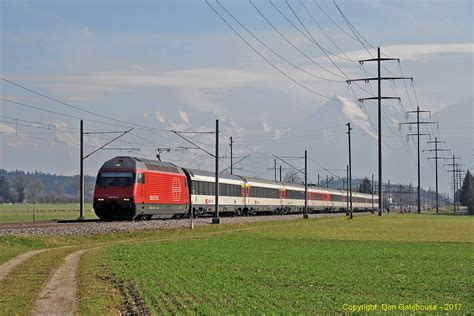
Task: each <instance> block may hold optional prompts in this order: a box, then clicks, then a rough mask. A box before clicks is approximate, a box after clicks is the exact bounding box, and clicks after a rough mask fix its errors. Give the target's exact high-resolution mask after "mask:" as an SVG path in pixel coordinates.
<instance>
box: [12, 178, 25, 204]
mask: <svg viewBox="0 0 474 316" xmlns="http://www.w3.org/2000/svg"><path fill="white" fill-rule="evenodd" d="M27 183H28V181H27V180H26V177H25V175H24V174H18V175H16V176H15V178H13V181H12V187H13V189H15V191H16V193H17V202H20V203H21V202H23V201H24V200H25V190H26V185H27Z"/></svg>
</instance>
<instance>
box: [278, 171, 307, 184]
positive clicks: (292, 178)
mask: <svg viewBox="0 0 474 316" xmlns="http://www.w3.org/2000/svg"><path fill="white" fill-rule="evenodd" d="M282 180H284V182H289V183H302V182H303V180H302V179H301V177H300V175H299V174H298V172H297V171H295V170H290V171H288V172H287V173H285V176H284V177H283V179H282Z"/></svg>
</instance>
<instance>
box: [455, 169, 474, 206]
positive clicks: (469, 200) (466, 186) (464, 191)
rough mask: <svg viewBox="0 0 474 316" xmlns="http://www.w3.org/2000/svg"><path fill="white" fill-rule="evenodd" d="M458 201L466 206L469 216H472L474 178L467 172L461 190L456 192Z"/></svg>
mask: <svg viewBox="0 0 474 316" xmlns="http://www.w3.org/2000/svg"><path fill="white" fill-rule="evenodd" d="M458 196H459V201H460V202H461V204H462V205H464V206H467V210H468V212H469V214H474V176H473V175H472V174H471V172H469V170H467V172H466V176H465V177H464V180H463V183H462V187H461V190H459V191H458Z"/></svg>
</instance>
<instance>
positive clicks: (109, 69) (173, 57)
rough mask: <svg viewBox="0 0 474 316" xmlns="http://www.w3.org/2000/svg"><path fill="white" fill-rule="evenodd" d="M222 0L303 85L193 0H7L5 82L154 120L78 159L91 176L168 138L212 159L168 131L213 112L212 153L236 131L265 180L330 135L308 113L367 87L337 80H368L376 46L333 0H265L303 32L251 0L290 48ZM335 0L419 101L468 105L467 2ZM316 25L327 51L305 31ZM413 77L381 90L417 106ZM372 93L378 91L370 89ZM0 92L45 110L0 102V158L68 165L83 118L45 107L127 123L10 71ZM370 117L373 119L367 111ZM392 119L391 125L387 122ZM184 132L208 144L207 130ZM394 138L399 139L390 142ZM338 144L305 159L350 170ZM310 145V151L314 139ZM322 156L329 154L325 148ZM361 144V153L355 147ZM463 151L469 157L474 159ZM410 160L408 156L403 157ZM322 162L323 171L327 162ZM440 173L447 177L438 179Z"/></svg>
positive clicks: (70, 168)
mask: <svg viewBox="0 0 474 316" xmlns="http://www.w3.org/2000/svg"><path fill="white" fill-rule="evenodd" d="M220 3H221V4H222V5H223V6H224V7H225V8H226V9H227V10H228V11H229V12H231V13H232V14H233V15H234V16H235V17H236V18H237V19H238V21H239V22H240V23H242V24H243V25H244V26H245V27H246V28H248V29H249V30H250V31H251V32H253V34H254V35H255V36H257V37H258V38H259V39H260V40H262V41H264V43H265V44H266V45H267V47H270V48H272V49H273V50H274V51H276V52H277V53H278V54H279V55H280V56H282V57H284V58H286V59H287V60H289V61H290V62H291V63H292V64H293V66H292V65H290V64H288V63H287V62H285V61H284V60H283V59H281V58H280V57H278V56H276V55H274V54H273V53H272V52H271V51H269V50H268V49H267V48H266V47H264V46H262V44H261V43H259V42H257V41H256V40H255V38H253V37H252V36H251V35H250V34H249V33H247V32H246V31H245V29H243V28H242V27H241V26H240V25H239V24H237V23H236V21H235V20H233V19H232V17H231V16H229V15H227V14H226V12H225V11H224V10H223V8H222V7H220V6H219V5H218V4H217V3H216V2H215V1H210V4H211V5H212V6H213V7H214V8H215V9H216V10H218V12H219V13H221V14H222V16H223V17H224V18H225V19H226V20H227V21H228V22H229V23H231V25H232V26H233V27H235V29H236V30H237V31H238V32H240V34H241V35H242V36H243V37H244V38H245V40H247V41H248V42H249V44H250V45H253V46H254V47H255V48H256V49H257V50H258V51H259V52H260V53H261V54H262V56H264V57H265V58H266V59H267V60H268V61H269V62H271V63H272V64H273V65H275V66H276V67H277V68H278V69H280V70H281V71H282V72H283V73H284V74H286V75H287V76H289V77H290V78H292V79H293V80H296V81H297V82H298V83H300V84H301V85H303V86H304V87H306V88H303V87H302V86H300V85H298V84H296V83H294V82H292V81H291V80H290V79H289V78H288V77H285V75H283V74H282V73H281V72H279V71H278V70H276V69H275V68H272V66H270V65H269V64H268V63H267V62H266V61H265V60H264V59H263V58H262V57H261V56H259V55H258V54H257V53H256V52H254V51H253V50H252V49H251V48H249V47H248V46H247V45H246V44H245V43H244V42H243V41H242V39H241V38H239V37H238V36H236V35H235V34H234V33H233V32H232V30H230V29H229V28H228V27H227V26H226V25H225V24H224V23H223V22H222V21H221V20H220V19H219V17H218V16H217V15H216V14H215V13H214V12H213V11H212V10H211V9H210V8H209V6H208V5H207V4H206V2H205V1H197V0H196V1H190V0H189V1H176V0H173V1H59V0H58V1H5V0H1V2H0V9H1V10H0V11H1V13H0V14H1V16H0V18H1V29H0V47H1V51H0V54H1V57H0V58H1V59H0V60H1V62H0V66H1V73H2V77H3V78H6V79H9V80H12V81H14V82H16V83H19V84H21V85H24V86H26V87H28V88H31V89H34V90H35V91H38V92H41V93H44V94H46V95H48V96H50V97H53V98H57V99H59V100H62V101H65V102H67V103H69V104H72V105H74V106H77V107H80V108H81V109H84V110H87V111H92V112H94V113H99V114H101V115H104V116H107V117H112V118H115V119H117V120H119V121H124V122H130V123H134V124H140V125H143V126H149V127H153V128H156V130H153V131H152V130H145V129H140V128H137V126H135V127H136V128H135V129H134V130H133V131H132V133H133V134H129V135H127V136H125V137H124V138H122V139H121V140H122V141H123V142H117V143H115V144H114V145H113V146H112V145H111V146H110V147H114V148H117V147H121V148H140V151H139V152H132V153H130V152H128V151H113V150H104V151H101V152H98V153H97V154H95V155H93V156H91V158H89V159H88V160H87V161H86V171H87V173H88V174H95V173H96V171H97V169H98V168H99V167H100V165H101V164H102V162H103V161H104V160H106V159H108V158H110V157H112V156H114V155H117V154H124V155H129V154H131V155H136V156H146V157H153V156H154V154H155V153H156V150H155V149H156V148H157V147H167V148H171V149H172V151H171V152H170V153H165V154H164V155H163V157H165V158H166V159H167V160H169V161H171V162H175V163H176V164H179V165H185V166H190V167H200V168H205V169H209V168H212V165H213V164H212V160H211V158H210V157H208V156H206V155H205V154H202V153H200V152H198V151H196V150H189V149H188V150H176V149H178V147H179V146H184V147H189V144H186V143H185V142H184V141H182V140H181V139H180V138H178V137H177V136H175V135H173V134H172V133H170V132H169V131H166V130H169V129H174V130H186V131H196V130H209V129H210V128H214V122H215V119H216V118H219V119H220V120H221V131H222V137H221V141H222V142H223V143H224V142H225V143H224V144H223V145H222V146H221V147H222V152H221V155H228V153H229V146H228V145H227V142H228V140H227V139H228V137H229V136H233V137H234V139H235V141H236V144H235V148H236V150H235V152H236V155H238V156H242V155H247V154H251V155H252V156H251V157H250V158H248V159H247V160H245V161H244V162H242V164H241V165H240V167H241V168H243V169H244V170H240V172H241V173H243V174H251V175H259V176H261V177H267V178H271V177H272V175H273V171H271V170H268V169H269V168H271V167H272V166H273V162H272V157H271V154H272V153H277V154H282V155H291V154H294V153H293V152H288V151H290V150H287V148H289V147H287V146H286V144H288V143H292V145H293V146H298V147H297V148H298V149H299V148H301V151H302V150H304V148H305V137H307V135H308V133H311V135H313V136H314V137H320V138H324V137H325V135H326V136H327V132H328V129H322V128H321V129H319V130H318V126H317V125H318V124H317V123H316V122H315V124H314V126H311V125H310V126H300V122H302V121H304V118H306V117H309V116H311V114H313V113H315V111H317V110H318V108H320V107H321V106H322V105H324V104H325V103H326V102H328V99H326V98H324V97H321V96H318V95H317V94H322V95H324V96H327V97H329V98H334V99H338V98H341V97H342V98H346V99H348V100H354V99H355V98H356V97H366V96H370V94H371V93H370V92H371V91H370V87H369V86H367V85H365V84H361V85H360V88H362V89H363V90H365V91H363V90H362V89H359V87H357V86H355V85H354V84H353V85H351V87H352V88H353V89H354V92H355V95H354V94H353V92H352V90H351V89H350V87H348V86H347V84H346V83H345V82H344V81H345V79H346V78H345V75H347V76H349V77H351V78H361V77H364V76H366V75H369V76H370V75H374V74H375V73H376V68H375V67H374V65H371V64H368V63H367V64H365V65H364V67H363V68H362V67H361V66H360V65H358V64H357V63H355V62H354V61H356V60H358V59H366V58H371V55H370V54H373V52H374V50H373V49H372V48H370V46H369V44H367V43H366V44H365V46H367V47H368V48H369V51H370V54H369V52H367V51H366V50H365V49H364V47H363V46H362V45H361V44H360V43H359V42H358V41H357V40H355V39H354V38H355V35H354V34H353V33H352V32H351V30H350V29H349V27H348V26H347V24H346V23H345V21H344V19H343V18H342V17H341V15H340V14H339V12H338V10H337V9H336V7H335V5H334V3H333V2H332V1H312V0H305V1H303V2H302V3H301V2H300V1H298V0H290V1H289V3H290V6H291V8H290V7H289V6H288V5H287V4H286V3H285V1H273V3H274V5H275V6H276V7H277V8H278V9H279V10H281V12H282V13H283V14H284V15H285V16H286V17H288V18H289V19H290V21H291V22H292V23H294V25H295V26H296V28H295V27H294V26H292V25H291V24H290V23H289V22H288V21H287V20H285V18H284V16H282V15H281V14H280V13H279V12H278V11H277V10H276V9H275V8H274V7H273V6H272V5H271V4H270V3H269V2H268V1H257V0H256V1H253V3H254V5H255V6H256V7H257V8H258V9H259V10H261V12H262V13H263V14H264V15H265V17H266V18H268V19H269V21H270V22H272V24H273V25H274V27H275V28H276V29H277V30H278V31H279V32H281V33H282V34H283V35H284V36H285V37H286V38H287V39H288V40H289V41H290V42H291V43H292V44H293V45H295V46H296V47H297V49H295V48H294V47H292V46H291V45H290V44H289V43H288V41H286V40H285V39H284V38H283V37H282V36H281V35H279V34H278V33H277V31H275V29H273V28H272V26H271V25H270V24H268V23H267V22H266V21H265V20H264V18H263V17H262V16H260V15H259V13H258V12H257V11H256V9H255V8H254V7H253V6H252V5H251V3H249V2H248V1H229V0H222V1H220ZM316 4H319V6H320V8H322V9H323V10H324V12H325V13H327V14H328V15H329V16H330V17H331V18H332V19H333V21H334V22H336V23H337V25H336V24H334V23H333V22H332V21H331V20H330V19H329V18H328V17H327V16H326V15H325V13H323V11H322V10H321V9H320V8H318V6H317V5H316ZM337 4H338V5H339V7H340V8H341V10H342V11H343V12H344V14H345V15H346V17H347V18H348V19H349V20H350V22H351V23H352V25H354V26H355V28H356V29H357V30H358V31H359V33H360V34H361V35H362V36H363V37H364V38H365V39H366V40H367V41H368V42H369V43H370V44H371V45H374V46H381V47H382V53H383V54H385V55H386V56H393V57H398V58H400V59H401V60H402V62H401V65H402V67H403V71H404V75H406V76H413V77H414V78H415V88H416V94H417V95H416V97H417V98H418V100H419V103H420V105H421V106H422V107H424V108H425V109H428V110H432V111H438V110H440V109H442V108H444V107H446V106H449V105H453V104H456V103H459V102H463V101H465V100H472V97H473V88H472V87H473V80H472V78H473V34H472V32H473V2H472V1H470V0H469V1H362V0H361V1H342V0H341V1H338V2H337ZM291 9H293V10H294V11H295V13H296V14H297V16H298V17H299V18H300V19H301V22H302V23H303V25H304V26H305V27H306V28H307V30H308V31H309V34H310V35H308V33H307V32H305V30H304V28H303V26H302V25H301V24H300V22H299V21H298V20H297V18H296V17H295V15H293V13H292V11H291ZM306 9H307V10H308V11H309V12H310V14H311V16H310V15H308V12H307V11H306ZM312 18H314V20H313V19H312ZM315 21H316V22H317V23H318V24H316V23H315ZM339 27H340V28H342V30H341V29H339ZM311 36H313V38H314V39H315V41H316V42H317V44H319V45H320V46H322V47H323V50H324V49H325V50H324V51H325V52H326V54H327V55H328V56H330V57H331V60H332V61H331V60H330V59H328V58H327V57H326V56H325V55H324V54H323V52H322V50H321V49H320V48H319V47H318V45H316V44H315V43H314V42H312V41H311ZM333 62H334V63H333ZM335 64H336V65H337V67H336V65H335ZM295 66H296V67H297V68H296V67H295ZM386 67H387V69H383V72H384V73H385V74H386V75H391V74H390V72H392V73H395V74H397V75H400V68H399V67H398V64H397V63H396V62H388V63H387V64H386ZM341 70H342V72H341ZM364 71H365V72H364ZM389 71H390V72H389ZM344 74H345V75H344ZM317 77H320V78H317ZM321 78H322V79H321ZM406 87H407V89H406V90H405V86H404V85H403V84H402V83H401V82H398V83H397V84H396V86H393V85H392V83H390V84H386V86H384V92H386V93H387V94H390V95H393V92H397V93H399V94H400V96H401V97H402V101H403V103H404V107H405V108H406V109H411V106H412V105H414V106H416V101H415V95H414V91H415V90H414V89H413V86H412V85H411V83H410V82H407V85H406ZM372 88H374V89H375V85H374V86H372ZM309 90H311V91H309ZM392 91H393V92H392ZM407 91H408V93H409V96H407ZM0 95H1V97H2V98H4V99H7V100H11V101H16V102H21V103H23V104H27V105H31V106H35V107H39V108H41V109H44V110H46V111H39V110H35V109H32V108H31V107H30V108H29V107H26V106H22V105H18V104H14V103H12V102H6V101H2V102H1V103H0V114H1V117H0V131H1V132H2V133H3V134H0V167H1V168H6V169H23V170H42V171H48V172H52V173H65V174H74V173H77V169H78V164H79V162H78V158H77V156H78V134H77V131H76V129H77V128H78V126H79V123H78V120H77V119H75V118H71V117H66V116H64V115H58V114H55V113H54V112H59V113H62V114H66V115H71V116H75V117H82V118H85V119H88V120H95V121H103V122H107V123H108V125H106V124H99V123H95V122H91V121H86V122H85V128H86V130H87V131H108V132H110V131H121V130H124V129H126V126H127V124H125V123H119V122H117V121H115V123H114V122H113V121H111V120H108V119H106V118H104V117H100V116H94V115H91V114H88V113H85V112H81V111H78V110H77V109H73V108H71V107H67V106H65V105H62V104H58V103H55V102H52V101H51V100H48V99H45V98H42V97H40V96H38V95H35V94H32V93H30V92H28V91H25V90H22V89H20V88H18V87H15V86H14V85H12V84H9V83H7V82H4V81H1V82H0ZM471 104H472V103H471ZM374 106H375V104H374V105H372V106H369V105H367V107H374ZM47 111H51V112H47ZM368 112H369V114H370V115H371V117H372V120H374V121H375V119H376V117H375V116H373V114H374V112H373V111H372V110H369V111H368ZM16 119H19V120H16ZM387 119H388V120H389V121H390V118H387ZM359 121H360V120H359ZM471 122H472V121H471ZM37 123H40V124H37ZM359 123H360V122H359ZM366 123H367V122H366ZM396 123H397V122H392V123H390V122H388V124H391V125H392V128H394V129H395V130H396V127H395V126H396ZM114 124H115V126H114ZM364 124H365V123H364V122H362V123H360V124H359V125H357V126H355V127H356V130H355V133H357V132H358V131H357V129H358V128H359V132H363V131H364V128H363V126H364ZM32 125H33V126H35V127H36V128H34V127H32ZM119 125H122V126H119ZM131 127H133V126H131ZM313 128H314V129H313ZM333 128H335V129H338V128H340V135H339V136H341V140H342V141H344V140H345V138H344V137H343V136H344V130H343V126H342V127H340V126H333ZM389 128H390V127H389V126H385V127H384V129H387V130H388V129H389ZM460 128H461V127H460ZM462 128H465V126H463V127H462ZM158 129H163V130H164V131H160V130H158ZM431 131H433V130H432V129H431ZM458 132H459V131H458ZM460 132H462V129H461V130H460ZM325 133H326V134H325ZM439 133H440V134H441V135H440V136H443V137H444V138H445V139H447V140H448V139H449V137H452V138H453V142H456V140H455V139H454V137H453V136H450V135H442V134H443V130H442V129H440V132H439ZM114 135H115V134H93V135H89V136H87V137H86V145H87V147H86V150H85V151H86V152H90V151H92V150H93V149H94V148H96V147H97V146H98V145H100V144H103V143H104V142H106V141H107V140H109V139H111V138H113V137H114ZM356 135H357V134H356ZM188 136H190V137H192V138H193V139H194V140H196V141H197V142H199V144H201V145H203V146H205V148H206V149H208V150H212V146H213V139H212V137H213V136H212V135H206V134H201V135H188ZM458 136H459V135H458ZM458 138H459V137H458ZM461 138H464V140H457V143H454V145H453V146H467V147H469V146H471V147H472V132H469V131H468V132H467V136H465V135H464V137H461ZM469 138H470V140H469ZM395 139H396V140H395ZM392 141H393V142H394V143H393V144H390V142H392ZM395 141H398V142H399V141H400V139H397V138H396V137H392V139H390V138H387V139H386V142H387V143H388V145H387V146H390V145H393V146H395V147H397V145H398V146H400V147H399V148H400V150H406V147H405V146H401V145H400V144H399V143H397V145H395ZM448 141H449V140H448ZM413 145H414V143H413V142H411V143H409V144H408V146H409V147H410V148H411V150H413V149H414V147H413ZM331 146H332V145H331V143H330V142H328V143H327V150H323V151H321V150H318V154H317V155H313V157H312V159H313V160H315V161H316V162H317V163H318V164H319V165H320V166H324V167H326V168H333V169H340V168H344V167H345V162H344V159H345V158H344V159H343V158H341V159H336V160H335V159H334V156H335V155H336V156H341V157H345V155H346V152H342V153H337V152H336V153H334V151H335V148H339V147H331ZM370 146H372V144H370ZM293 148H295V147H293ZM292 150H294V149H292ZM308 150H309V151H310V153H311V150H312V148H308ZM359 150H360V148H359ZM370 150H371V151H374V150H375V148H371V149H370ZM255 151H256V152H258V153H256V152H255ZM314 151H316V149H315V150H314ZM329 152H331V154H326V153H329ZM356 153H359V151H357V149H356ZM357 158H359V159H360V160H362V159H364V160H367V162H368V164H370V165H371V166H372V167H368V166H367V165H361V168H360V169H359V170H355V172H354V174H355V176H365V175H369V174H370V172H376V165H375V163H376V157H371V158H370V159H367V158H366V157H362V155H359V157H357V156H356V159H357ZM463 159H464V162H465V163H467V164H468V167H469V166H471V168H472V163H473V162H472V155H471V157H469V155H468V156H467V157H463ZM228 163H229V162H228V159H223V161H222V165H224V166H227V165H228ZM410 164H413V161H411V160H410ZM424 164H426V161H425V160H424ZM424 166H425V165H424ZM398 167H399V166H397V165H386V168H387V170H388V172H389V173H390V172H391V175H392V176H393V177H395V178H396V177H397V176H398V179H395V181H406V182H408V181H411V182H413V183H415V182H416V178H414V173H413V170H414V169H410V168H408V169H407V170H406V171H405V172H403V171H399V170H398V169H399V168H398ZM425 167H426V166H425ZM314 168H316V166H314ZM427 168H428V167H427ZM211 170H212V169H211ZM431 171H432V170H427V171H426V172H430V173H431ZM315 172H316V171H315ZM318 172H319V171H318ZM443 172H444V171H443ZM320 173H321V174H324V172H323V171H322V170H321V172H320ZM312 177H313V178H314V174H313V175H312ZM448 184H449V183H448V182H445V183H444V186H445V188H447V187H448ZM429 185H431V184H429ZM426 186H428V184H426Z"/></svg>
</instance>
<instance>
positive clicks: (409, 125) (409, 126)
mask: <svg viewBox="0 0 474 316" xmlns="http://www.w3.org/2000/svg"><path fill="white" fill-rule="evenodd" d="M408 129H409V130H410V132H411V124H408Z"/></svg>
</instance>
